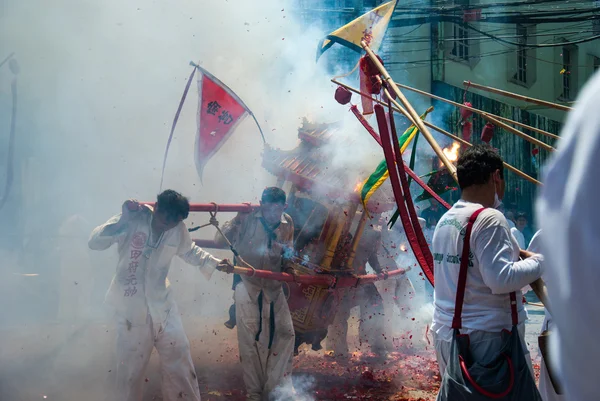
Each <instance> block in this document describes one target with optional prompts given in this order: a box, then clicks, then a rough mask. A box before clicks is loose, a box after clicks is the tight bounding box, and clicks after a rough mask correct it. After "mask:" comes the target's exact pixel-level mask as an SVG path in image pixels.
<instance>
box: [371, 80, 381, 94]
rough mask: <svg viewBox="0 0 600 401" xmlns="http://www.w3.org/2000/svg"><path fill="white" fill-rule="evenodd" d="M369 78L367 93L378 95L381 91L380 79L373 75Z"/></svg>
mask: <svg viewBox="0 0 600 401" xmlns="http://www.w3.org/2000/svg"><path fill="white" fill-rule="evenodd" d="M369 80H370V82H369V83H370V86H369V93H370V94H372V95H378V94H379V93H380V92H381V80H380V79H379V76H377V75H374V76H372V77H370V78H369Z"/></svg>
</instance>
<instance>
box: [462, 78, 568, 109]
mask: <svg viewBox="0 0 600 401" xmlns="http://www.w3.org/2000/svg"><path fill="white" fill-rule="evenodd" d="M463 85H465V86H466V87H468V88H474V89H479V90H482V91H486V92H490V93H495V94H496V95H501V96H506V97H509V98H511V99H516V100H522V101H524V102H527V103H533V104H537V105H539V106H545V107H549V108H551V109H557V110H562V111H571V110H573V109H572V108H571V107H569V106H563V105H562V104H558V103H553V102H547V101H545V100H540V99H535V98H533V97H529V96H523V95H518V94H516V93H512V92H507V91H503V90H501V89H496V88H492V87H490V86H485V85H479V84H474V83H473V82H470V81H463Z"/></svg>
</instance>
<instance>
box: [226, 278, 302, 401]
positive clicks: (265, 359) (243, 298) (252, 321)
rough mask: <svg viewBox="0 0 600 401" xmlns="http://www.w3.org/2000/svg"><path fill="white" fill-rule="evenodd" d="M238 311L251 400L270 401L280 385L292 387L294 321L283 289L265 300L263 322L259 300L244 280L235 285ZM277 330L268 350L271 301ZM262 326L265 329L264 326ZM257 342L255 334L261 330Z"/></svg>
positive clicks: (239, 339) (240, 343) (247, 384)
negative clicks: (247, 287)
mask: <svg viewBox="0 0 600 401" xmlns="http://www.w3.org/2000/svg"><path fill="white" fill-rule="evenodd" d="M234 298H235V313H236V319H237V334H238V346H239V352H240V361H241V363H242V370H243V377H244V384H245V385H246V393H247V400H248V401H263V400H268V399H269V395H270V394H271V393H273V392H274V391H275V389H276V388H277V387H279V386H281V387H285V388H286V389H287V391H290V390H291V389H292V358H293V356H294V339H295V333H294V324H293V322H292V316H291V315H290V309H289V307H288V303H287V300H286V299H285V295H284V294H283V290H281V291H280V292H279V294H278V295H277V297H276V298H275V299H273V300H264V301H263V305H262V322H261V316H260V312H259V306H258V302H257V301H253V300H252V299H251V297H250V295H249V294H248V291H247V289H246V286H245V285H244V283H240V284H238V285H237V286H236V287H235V292H234ZM268 301H272V302H273V304H274V305H273V316H274V323H275V330H274V333H273V342H272V344H271V348H270V349H269V339H270V328H271V324H270V323H271V304H270V302H268ZM261 327H262V328H261ZM259 328H261V329H260V335H259V338H258V341H256V335H257V333H258V332H259Z"/></svg>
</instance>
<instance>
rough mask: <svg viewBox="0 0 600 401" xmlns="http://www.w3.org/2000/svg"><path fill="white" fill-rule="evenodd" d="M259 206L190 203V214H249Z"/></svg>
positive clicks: (149, 203) (150, 203) (147, 203)
mask: <svg viewBox="0 0 600 401" xmlns="http://www.w3.org/2000/svg"><path fill="white" fill-rule="evenodd" d="M142 203H143V204H144V205H150V206H154V202H142ZM258 208H259V205H252V204H250V203H238V204H227V203H224V204H217V205H216V206H215V204H214V203H190V212H215V211H217V212H224V213H250V212H253V211H254V210H256V209H258Z"/></svg>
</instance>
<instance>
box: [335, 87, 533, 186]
mask: <svg viewBox="0 0 600 401" xmlns="http://www.w3.org/2000/svg"><path fill="white" fill-rule="evenodd" d="M331 82H333V83H335V84H337V85H340V86H342V87H344V88H346V89H348V90H349V91H351V92H354V93H356V94H358V95H360V96H363V97H366V98H370V99H371V100H372V101H373V102H375V103H379V104H381V105H382V106H385V105H386V103H385V102H383V101H381V100H379V99H376V98H374V97H372V96H370V95H367V94H364V93H362V92H361V91H359V90H358V89H356V88H353V87H351V86H350V85H346V84H344V83H342V82H339V81H336V80H335V79H332V80H331ZM386 91H387V90H386ZM386 96H389V91H388V92H387V93H386ZM393 109H394V110H396V111H397V112H399V113H402V114H403V115H404V116H406V118H408V119H409V121H410V122H411V124H413V125H414V122H413V120H412V117H411V116H410V114H408V112H407V111H406V110H405V109H404V107H402V106H400V105H399V104H398V103H397V102H395V103H394V107H393ZM423 123H424V124H425V125H426V126H428V127H429V128H431V129H434V130H436V131H437V132H439V133H440V134H443V135H446V136H447V137H449V138H452V139H453V140H455V141H457V142H460V143H461V144H463V145H465V146H473V145H472V144H471V143H470V142H467V141H465V140H464V139H462V138H460V137H458V136H456V135H453V134H451V133H449V132H448V131H446V130H444V129H442V128H440V127H438V126H436V125H433V124H432V123H430V122H428V121H423ZM504 167H506V168H507V169H508V170H510V171H512V172H513V173H515V174H517V175H518V176H520V177H521V178H524V179H526V180H527V181H529V182H531V183H533V184H536V185H540V186H541V185H543V184H542V183H541V182H540V181H538V180H536V179H535V178H533V177H531V176H529V175H527V174H525V173H524V172H522V171H521V170H519V169H517V168H516V167H514V166H512V165H510V164H508V163H506V162H505V163H504Z"/></svg>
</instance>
